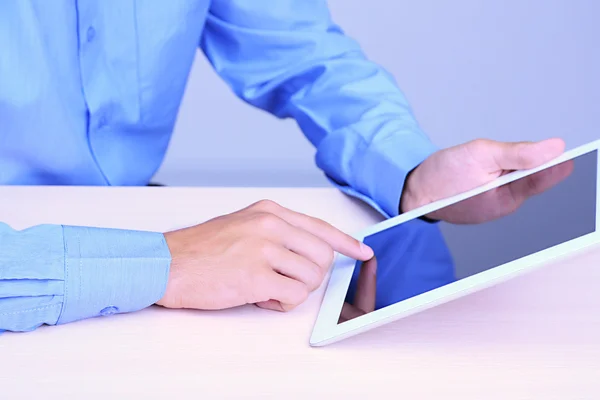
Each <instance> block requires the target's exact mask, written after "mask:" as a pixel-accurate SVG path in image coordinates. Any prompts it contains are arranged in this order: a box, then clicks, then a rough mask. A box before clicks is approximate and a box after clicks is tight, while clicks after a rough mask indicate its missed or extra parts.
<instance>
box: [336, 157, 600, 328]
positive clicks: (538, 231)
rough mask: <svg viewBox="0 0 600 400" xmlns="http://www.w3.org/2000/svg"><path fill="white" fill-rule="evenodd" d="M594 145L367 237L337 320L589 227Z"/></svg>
mask: <svg viewBox="0 0 600 400" xmlns="http://www.w3.org/2000/svg"><path fill="white" fill-rule="evenodd" d="M596 173H597V151H593V152H590V153H586V154H584V155H581V156H579V157H576V158H574V159H572V160H569V161H567V162H564V163H561V164H558V165H556V166H554V167H551V168H548V169H545V170H542V171H540V172H537V173H535V174H532V175H529V176H527V177H524V178H520V179H517V180H515V181H513V182H511V183H508V184H506V185H503V186H499V187H498V188H495V189H492V190H490V191H487V192H484V193H481V194H479V195H477V196H474V197H471V198H469V199H466V200H463V201H460V202H458V203H455V204H453V205H450V206H448V207H445V208H443V209H440V210H438V211H436V212H435V213H433V214H432V215H431V217H436V219H440V220H441V221H439V222H428V221H425V220H422V219H415V220H411V221H407V222H405V223H402V224H400V225H396V226H394V227H391V228H388V229H387V230H383V231H381V232H378V233H375V234H372V235H370V236H367V237H365V239H364V242H365V243H366V244H368V245H369V246H371V247H372V248H373V250H374V252H375V257H374V258H373V259H371V260H369V261H366V262H364V263H362V262H360V261H359V262H357V263H356V266H355V268H354V272H353V275H352V279H351V282H350V286H349V288H348V292H347V296H346V299H345V303H344V305H343V307H342V311H341V315H340V317H339V320H338V323H343V322H345V321H347V320H349V319H353V318H356V317H358V316H360V315H364V314H366V313H368V312H372V311H374V310H377V309H380V308H383V307H387V306H389V305H392V304H394V303H397V302H400V301H402V300H405V299H408V298H410V297H413V296H417V295H419V294H422V293H425V292H427V291H430V290H433V289H437V288H439V287H441V286H444V285H447V284H449V283H452V282H455V281H457V280H460V279H463V278H466V277H469V276H472V275H475V274H477V273H480V272H483V271H485V270H488V269H491V268H494V267H496V266H499V265H502V264H505V263H508V262H510V261H514V260H516V259H519V258H522V257H525V256H528V255H530V254H533V253H536V252H539V251H542V250H544V249H547V248H550V247H552V246H555V245H558V244H561V243H564V242H567V241H569V240H572V239H576V238H578V237H580V236H584V235H586V234H589V233H592V232H594V230H595V226H596V182H597V178H596Z"/></svg>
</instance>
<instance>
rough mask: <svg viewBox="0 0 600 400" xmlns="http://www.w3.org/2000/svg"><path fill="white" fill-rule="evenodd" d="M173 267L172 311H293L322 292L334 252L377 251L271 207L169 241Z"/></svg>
mask: <svg viewBox="0 0 600 400" xmlns="http://www.w3.org/2000/svg"><path fill="white" fill-rule="evenodd" d="M165 238H166V240H167V244H168V246H169V249H170V251H171V255H172V263H171V270H170V274H169V280H168V283H167V290H166V292H165V295H164V297H163V298H162V299H161V300H160V301H158V302H157V304H158V305H161V306H164V307H168V308H195V309H204V310H216V309H224V308H230V307H235V306H240V305H244V304H256V305H258V306H259V307H262V308H267V309H272V310H278V311H288V310H291V309H293V308H295V307H296V306H298V305H299V304H300V303H302V302H303V301H304V300H305V299H306V298H307V296H308V295H309V293H310V292H311V291H313V290H315V289H317V288H318V287H319V286H320V285H321V283H322V282H323V279H324V277H325V274H326V272H327V270H328V268H329V267H330V266H331V264H332V262H333V259H334V251H337V252H339V253H341V254H344V255H346V256H348V257H351V258H354V259H357V260H361V261H362V260H368V259H370V258H372V257H373V250H372V249H370V248H369V247H368V246H366V245H364V244H362V243H360V242H359V241H357V240H356V239H354V238H352V237H351V236H348V235H346V234H344V233H343V232H340V231H339V230H337V229H335V228H334V227H332V226H331V225H329V224H327V223H326V222H324V221H321V220H318V219H315V218H312V217H309V216H307V215H303V214H299V213H296V212H294V211H291V210H288V209H286V208H284V207H281V206H279V205H277V204H275V203H273V202H271V201H260V202H258V203H255V204H253V205H251V206H250V207H248V208H245V209H243V210H240V211H237V212H235V213H232V214H228V215H224V216H221V217H218V218H215V219H212V220H210V221H207V222H205V223H203V224H200V225H197V226H193V227H190V228H186V229H182V230H178V231H173V232H168V233H166V234H165Z"/></svg>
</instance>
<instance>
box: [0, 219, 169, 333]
mask: <svg viewBox="0 0 600 400" xmlns="http://www.w3.org/2000/svg"><path fill="white" fill-rule="evenodd" d="M169 264H170V254H169V251H168V248H167V246H166V243H165V242H164V236H163V235H162V234H159V233H152V232H138V231H127V230H117V229H100V228H86V227H74V226H60V225H40V226H35V227H32V228H29V229H26V230H23V231H16V230H13V229H12V228H10V227H9V226H8V225H5V224H0V331H2V330H8V331H30V330H33V329H36V328H37V327H39V326H40V325H43V324H46V325H56V324H64V323H68V322H72V321H76V320H81V319H85V318H91V317H95V316H100V315H108V314H113V313H123V312H130V311H136V310H140V309H142V308H145V307H147V306H149V305H151V304H153V303H154V302H156V301H157V300H159V299H160V298H161V296H162V294H163V292H164V289H165V286H166V280H167V276H168V270H169Z"/></svg>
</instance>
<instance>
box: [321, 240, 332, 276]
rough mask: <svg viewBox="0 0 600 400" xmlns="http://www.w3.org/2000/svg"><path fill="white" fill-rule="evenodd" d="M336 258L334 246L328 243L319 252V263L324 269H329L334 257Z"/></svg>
mask: <svg viewBox="0 0 600 400" xmlns="http://www.w3.org/2000/svg"><path fill="white" fill-rule="evenodd" d="M334 258H335V252H334V251H333V248H332V247H331V246H329V245H328V244H325V245H324V246H323V249H322V250H321V251H320V252H319V260H318V265H319V267H321V269H322V270H326V269H328V268H329V267H330V266H331V264H333V259H334Z"/></svg>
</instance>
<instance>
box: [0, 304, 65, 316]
mask: <svg viewBox="0 0 600 400" xmlns="http://www.w3.org/2000/svg"><path fill="white" fill-rule="evenodd" d="M56 306H60V304H50V305H47V306H44V307H36V308H30V309H27V310H19V311H10V312H3V313H0V315H14V314H24V313H28V312H32V311H42V310H46V309H48V308H52V307H56ZM59 319H60V318H59Z"/></svg>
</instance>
